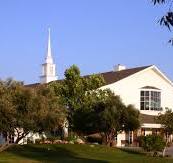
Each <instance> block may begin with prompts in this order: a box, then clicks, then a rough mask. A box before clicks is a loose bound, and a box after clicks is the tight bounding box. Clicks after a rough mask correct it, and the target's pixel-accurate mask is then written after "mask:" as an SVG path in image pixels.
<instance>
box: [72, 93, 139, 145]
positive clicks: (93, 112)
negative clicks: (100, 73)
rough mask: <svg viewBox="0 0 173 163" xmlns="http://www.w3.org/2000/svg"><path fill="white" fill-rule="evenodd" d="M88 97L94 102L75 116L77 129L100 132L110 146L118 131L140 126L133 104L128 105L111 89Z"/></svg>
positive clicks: (75, 127)
mask: <svg viewBox="0 0 173 163" xmlns="http://www.w3.org/2000/svg"><path fill="white" fill-rule="evenodd" d="M88 98H91V99H92V102H91V103H87V105H85V107H82V108H81V109H79V110H78V111H77V112H75V114H74V116H73V118H74V119H73V122H74V129H75V130H76V131H78V132H80V131H81V132H83V133H86V134H91V133H100V134H101V136H102V138H103V140H104V143H105V144H106V145H108V146H110V145H111V144H112V143H113V141H114V138H115V136H116V135H117V134H118V133H120V132H122V131H123V130H127V131H132V130H135V129H137V128H138V127H139V126H140V123H139V119H138V116H139V112H138V111H137V110H136V109H135V108H134V107H133V106H132V105H129V106H127V107H126V106H125V105H124V104H123V103H122V101H121V99H120V97H119V96H115V95H114V94H113V93H112V92H111V91H110V90H99V91H97V92H93V93H91V94H90V96H87V99H88ZM88 101H90V100H88ZM132 114H133V115H132Z"/></svg>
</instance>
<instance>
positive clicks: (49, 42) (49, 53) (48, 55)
mask: <svg viewBox="0 0 173 163" xmlns="http://www.w3.org/2000/svg"><path fill="white" fill-rule="evenodd" d="M48 32H49V35H48V48H47V57H51V56H52V54H51V41H50V28H48Z"/></svg>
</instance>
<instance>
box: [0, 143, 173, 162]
mask: <svg viewBox="0 0 173 163" xmlns="http://www.w3.org/2000/svg"><path fill="white" fill-rule="evenodd" d="M0 162H3V163H5V162H12V163H15V162H16V163H23V162H24V163H31V162H33V163H34V162H56V163H66V162H67V163H79V162H81V163H108V162H115V163H172V162H173V159H171V158H156V157H149V156H145V155H143V154H139V153H133V152H130V151H129V152H128V151H126V152H125V151H122V150H119V149H116V148H109V147H104V146H94V147H91V146H89V145H77V144H75V145H73V144H66V145H62V144H60V145H23V146H19V145H17V146H14V147H12V148H10V149H8V150H7V151H4V152H2V153H0Z"/></svg>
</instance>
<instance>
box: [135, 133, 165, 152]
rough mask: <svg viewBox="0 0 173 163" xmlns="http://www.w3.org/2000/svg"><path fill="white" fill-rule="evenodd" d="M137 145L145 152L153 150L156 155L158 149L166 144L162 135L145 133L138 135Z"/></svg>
mask: <svg viewBox="0 0 173 163" xmlns="http://www.w3.org/2000/svg"><path fill="white" fill-rule="evenodd" d="M138 140H139V145H140V146H141V147H142V148H143V149H144V150H145V151H147V152H154V154H153V155H157V152H158V151H162V150H163V149H164V147H165V145H166V143H165V141H164V139H163V137H161V136H158V135H147V136H141V137H139V139H138Z"/></svg>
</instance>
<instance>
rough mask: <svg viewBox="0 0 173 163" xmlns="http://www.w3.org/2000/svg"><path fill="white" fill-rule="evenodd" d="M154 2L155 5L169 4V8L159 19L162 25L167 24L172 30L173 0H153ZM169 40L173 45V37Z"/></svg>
mask: <svg viewBox="0 0 173 163" xmlns="http://www.w3.org/2000/svg"><path fill="white" fill-rule="evenodd" d="M152 2H153V4H154V5H157V4H158V5H163V4H167V6H168V9H167V11H166V13H165V14H164V15H163V16H162V17H161V19H160V20H159V23H160V25H163V26H166V27H167V28H168V29H169V31H171V30H172V27H173V10H172V9H173V8H172V7H173V6H172V5H173V0H152ZM168 42H169V43H171V44H172V45H173V38H171V39H170V40H169V41H168Z"/></svg>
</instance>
